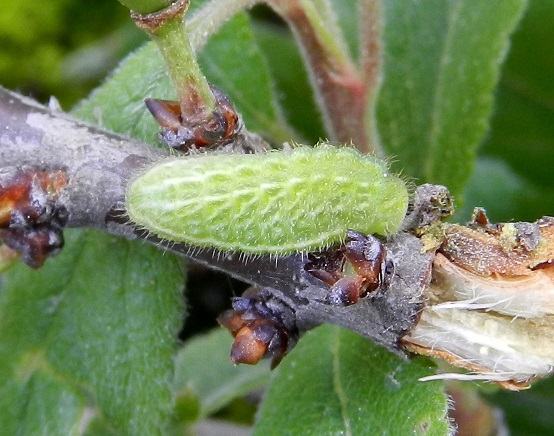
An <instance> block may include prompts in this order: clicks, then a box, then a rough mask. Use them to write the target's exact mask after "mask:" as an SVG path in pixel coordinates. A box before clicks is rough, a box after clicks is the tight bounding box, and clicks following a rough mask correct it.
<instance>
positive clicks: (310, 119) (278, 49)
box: [253, 23, 325, 144]
mask: <svg viewBox="0 0 554 436" xmlns="http://www.w3.org/2000/svg"><path fill="white" fill-rule="evenodd" d="M253 28H254V32H255V37H256V43H257V44H258V45H259V46H260V49H261V50H262V52H263V55H264V58H265V60H266V62H267V64H268V65H269V68H270V71H271V76H272V78H273V80H274V81H275V85H276V88H277V89H278V90H279V92H278V94H277V96H278V98H279V105H280V106H281V107H282V109H283V113H284V114H285V116H286V118H287V120H288V122H289V123H290V125H291V126H293V128H294V129H295V130H296V131H297V132H298V133H299V134H300V135H302V139H301V140H300V142H301V143H306V144H315V143H316V142H317V141H319V140H320V139H321V138H322V137H324V136H325V135H324V132H325V129H324V127H323V123H322V119H321V112H320V111H319V110H318V108H317V106H316V103H315V100H314V92H313V90H312V88H311V86H310V83H309V81H308V73H307V71H306V68H305V67H304V61H303V60H302V57H301V56H300V52H299V51H298V46H297V45H296V43H295V42H294V40H293V39H292V36H291V34H290V32H287V31H286V30H285V29H284V28H281V27H277V26H275V25H269V24H267V23H264V24H260V23H258V24H255V25H254V26H253Z"/></svg>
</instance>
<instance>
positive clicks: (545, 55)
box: [482, 0, 554, 214]
mask: <svg viewBox="0 0 554 436" xmlns="http://www.w3.org/2000/svg"><path fill="white" fill-rule="evenodd" d="M553 20H554V2H550V1H543V0H533V1H530V2H529V8H528V11H527V13H526V15H525V17H524V18H523V20H522V22H521V26H520V27H519V29H518V30H517V32H516V33H515V34H514V36H513V41H512V49H511V52H510V55H509V56H508V59H507V61H506V65H505V67H504V71H503V75H502V79H501V83H500V89H499V92H498V95H497V101H496V109H495V113H494V116H493V118H492V122H491V133H490V135H489V138H488V140H487V141H486V142H485V144H484V146H483V149H482V153H483V154H484V155H486V156H495V157H498V158H501V159H504V160H505V161H506V162H507V163H508V165H509V166H510V167H511V169H512V171H515V172H516V173H517V174H518V175H519V176H521V177H524V178H525V179H526V180H527V181H529V182H531V183H533V184H534V185H538V186H541V187H543V188H549V189H550V190H551V191H554V182H553V177H552V168H554V129H553V128H552V126H553V125H554V81H553V80H552V78H553V77H554V57H553V56H552V53H553V52H554V38H553V37H552V22H553ZM545 213H550V214H554V211H553V210H552V209H550V210H546V211H545Z"/></svg>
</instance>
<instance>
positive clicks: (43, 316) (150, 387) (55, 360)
mask: <svg viewBox="0 0 554 436" xmlns="http://www.w3.org/2000/svg"><path fill="white" fill-rule="evenodd" d="M66 234H67V239H68V244H67V246H66V248H65V249H64V251H63V252H62V254H61V255H60V256H58V257H57V258H54V259H51V260H49V261H48V262H47V263H46V265H45V266H44V267H43V268H42V269H40V270H38V271H31V270H29V268H27V267H26V266H24V265H19V266H18V267H16V268H13V269H12V270H10V271H9V272H8V273H7V274H6V275H5V276H4V277H3V281H2V292H0V337H1V338H2V342H1V343H0V408H1V410H2V414H0V428H2V430H3V432H5V434H16V433H18V431H20V430H21V429H34V428H41V426H42V425H43V423H45V422H48V421H49V420H50V419H53V421H54V422H55V424H50V425H49V426H48V425H47V426H46V427H45V428H47V429H50V428H51V429H52V431H51V432H50V431H46V432H45V434H68V433H69V432H66V431H62V430H61V429H73V430H72V431H76V430H75V429H77V428H80V427H83V428H84V429H86V428H87V425H88V422H90V419H91V418H94V417H101V418H103V419H105V420H106V421H107V422H108V423H109V425H110V427H111V428H113V429H114V430H117V433H118V434H137V433H143V434H159V433H160V432H161V430H162V428H163V425H164V423H165V422H166V421H167V420H168V418H169V416H170V413H171V391H170V388H169V382H170V378H171V375H172V373H173V362H172V355H173V352H174V350H175V339H174V338H175V335H176V333H177V331H178V328H179V326H180V322H181V316H180V310H181V303H180V291H181V287H182V279H181V267H180V265H179V264H178V263H177V262H176V261H175V259H174V258H172V257H170V256H167V257H163V258H160V259H159V260H158V261H157V262H152V261H151V259H152V257H153V254H154V253H156V251H157V250H156V248H154V247H149V246H144V245H142V244H139V243H136V242H134V243H132V242H128V241H124V240H121V239H118V238H114V237H111V236H108V235H104V234H101V233H99V232H95V231H89V232H70V231H67V232H66ZM61 409H63V413H62V412H60V410H61ZM96 425H98V424H97V423H96ZM58 429H59V430H60V431H58Z"/></svg>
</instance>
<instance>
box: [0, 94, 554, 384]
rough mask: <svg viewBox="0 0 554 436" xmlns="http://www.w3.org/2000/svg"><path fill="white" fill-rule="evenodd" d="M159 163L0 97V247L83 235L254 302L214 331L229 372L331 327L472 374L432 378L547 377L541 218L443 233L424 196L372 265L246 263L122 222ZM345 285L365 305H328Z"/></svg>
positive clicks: (250, 144)
mask: <svg viewBox="0 0 554 436" xmlns="http://www.w3.org/2000/svg"><path fill="white" fill-rule="evenodd" d="M231 146H232V147H236V148H240V149H243V150H244V149H245V148H250V149H257V148H258V147H259V143H258V139H257V138H256V137H255V136H249V135H245V136H242V137H241V138H239V139H238V140H236V141H234V143H233V144H231ZM168 154H169V152H168V151H167V150H160V149H156V148H153V147H150V146H148V145H145V144H142V143H138V142H136V141H133V140H130V139H128V138H124V137H121V136H118V135H115V134H113V133H110V132H106V131H104V130H102V129H99V128H96V127H93V126H91V125H88V124H85V123H82V122H79V121H77V120H74V119H72V118H70V117H68V116H67V115H65V114H62V113H59V112H56V111H53V110H51V109H48V108H46V107H43V106H41V105H38V104H37V103H36V102H34V101H32V100H30V99H28V98H25V97H22V96H19V95H17V94H14V93H11V92H9V91H6V90H4V89H0V239H4V242H5V243H6V244H8V245H10V244H11V245H10V246H12V248H13V247H14V246H15V247H16V248H22V250H21V251H23V252H25V250H24V249H25V248H26V249H27V255H28V259H31V260H32V259H37V256H38V255H37V253H38V254H44V253H42V252H41V251H40V247H41V244H53V246H54V247H59V246H60V245H61V244H59V240H58V239H57V236H60V237H61V230H62V229H63V228H64V226H67V227H94V228H98V229H102V230H104V231H107V232H109V233H111V234H114V235H118V236H122V237H125V238H128V239H137V238H141V239H143V240H146V241H147V242H149V243H152V244H156V245H158V246H161V247H163V248H164V249H165V250H167V251H170V252H173V253H176V254H179V255H181V256H184V257H186V258H187V259H190V260H192V261H194V262H198V263H201V264H203V265H206V266H208V267H210V268H213V269H216V270H220V271H223V272H226V273H228V274H230V275H232V276H234V277H236V278H239V279H241V280H243V281H245V282H247V283H250V284H252V285H253V286H255V287H257V288H261V290H258V291H248V292H247V293H246V295H244V296H243V297H239V298H236V299H234V303H233V307H234V310H233V311H231V312H228V313H227V314H225V315H224V316H222V318H221V320H220V322H221V323H222V324H224V325H225V326H226V327H228V328H229V329H230V330H231V331H232V333H233V334H234V335H235V345H234V348H233V353H234V354H233V356H234V358H235V360H236V361H238V362H247V363H254V362H255V361H257V360H259V359H260V358H262V357H272V358H273V360H274V363H278V361H279V359H280V358H281V357H282V356H283V355H284V354H286V353H287V352H288V351H289V350H290V348H291V347H292V346H294V343H295V341H296V339H297V337H298V335H299V334H300V333H302V332H303V331H305V330H308V329H310V328H313V327H315V326H317V325H320V324H322V323H331V324H336V325H339V326H342V327H345V328H348V329H350V330H352V331H355V332H357V333H359V334H361V335H362V336H365V337H367V338H370V339H372V340H374V341H376V342H377V343H380V344H382V345H384V346H386V347H387V348H388V349H389V350H391V351H393V352H398V351H399V350H402V349H407V350H410V351H413V352H417V353H420V354H425V355H430V356H432V357H439V358H441V359H445V360H447V361H449V362H451V363H453V364H454V365H456V366H460V367H463V368H467V369H469V370H470V371H472V373H470V374H469V375H464V374H454V375H453V374H442V375H439V376H438V377H442V378H448V377H450V378H462V379H463V378H471V377H473V378H478V379H485V380H489V381H494V382H497V383H500V384H502V385H503V386H505V387H508V388H510V389H521V388H524V387H526V386H528V385H529V383H530V382H531V381H532V380H533V379H535V378H537V377H539V376H544V375H547V374H549V373H551V372H552V371H553V368H554V344H553V343H552V337H554V321H553V319H554V318H553V316H552V315H554V304H553V303H552V302H553V301H554V218H548V217H546V218H543V219H540V220H538V221H537V222H535V223H507V224H491V223H489V222H488V220H487V217H486V215H485V212H484V210H481V209H476V211H475V213H474V216H473V219H472V221H471V222H470V224H468V226H460V225H456V224H448V223H442V222H441V218H442V217H443V216H446V215H448V214H449V213H451V211H452V207H451V204H450V197H449V196H448V192H447V190H446V189H445V188H444V187H440V186H434V185H423V186H421V187H419V188H417V190H416V192H415V194H414V198H413V199H412V202H411V207H410V211H409V213H408V215H407V217H406V219H405V222H404V226H403V231H401V232H399V233H397V234H394V235H392V236H390V237H389V238H388V239H387V240H386V241H385V242H383V243H381V242H377V244H378V247H377V248H378V250H377V256H376V257H375V255H374V252H373V251H371V250H370V249H369V248H372V249H373V248H375V247H374V246H371V247H368V246H367V245H363V246H362V249H361V250H360V251H358V252H354V258H353V259H352V258H350V257H349V254H352V253H349V252H348V250H352V249H354V250H355V249H356V244H353V245H352V246H348V244H347V245H346V246H344V245H343V246H338V247H334V248H332V249H330V250H329V251H327V252H323V253H303V254H296V255H291V256H283V257H271V256H256V257H252V258H247V257H245V256H244V255H242V254H240V253H222V252H218V251H217V250H214V249H199V248H197V247H191V246H187V245H184V244H173V243H170V242H167V241H160V240H159V239H157V238H155V237H153V236H151V235H148V234H147V233H145V232H144V231H141V230H140V229H138V228H136V227H135V226H133V224H132V223H129V222H128V219H127V218H126V217H125V215H124V209H123V204H124V203H123V200H124V196H125V191H126V185H127V182H128V180H130V179H131V178H132V177H133V176H134V175H136V174H137V173H139V172H140V171H141V169H142V168H144V166H145V165H147V164H149V163H151V162H154V161H156V160H158V159H162V158H164V157H166V156H168ZM16 188H17V189H16ZM31 200H32V201H31ZM45 217H47V218H48V220H50V221H48V220H47V219H46V218H45ZM49 225H50V227H48V226H49ZM26 226H27V227H29V226H30V228H31V231H30V233H29V232H28V230H26V229H27V227H26ZM58 231H59V232H60V235H58V233H57V232H58ZM26 232H27V233H26ZM25 238H27V239H25ZM370 240H373V241H375V240H376V239H375V238H372V239H371V238H370V237H368V238H367V241H370ZM30 241H31V242H33V243H34V244H35V245H33V244H31V242H30ZM37 241H38V242H37ZM353 242H359V240H354V241H353ZM37 247H38V248H37ZM366 249H367V250H366ZM37 250H38V251H37ZM3 251H4V250H2V252H3ZM370 252H371V253H373V254H370ZM46 254H48V253H46ZM356 256H357V257H356ZM372 256H373V257H372ZM28 259H27V260H28ZM38 260H39V261H40V260H41V258H40V256H38ZM42 260H43V259H42ZM348 262H351V266H354V269H355V270H356V271H355V273H354V275H351V272H349V271H348V267H347V266H346V264H347V263H348ZM360 262H361V264H362V267H361V268H359V267H360ZM28 263H31V262H28ZM39 263H40V262H38V263H37V266H38V264H39ZM314 270H315V271H316V272H317V274H315V273H314ZM330 277H331V278H332V280H330V281H329V278H330ZM320 279H321V280H320ZM342 279H346V282H345V281H342ZM337 280H338V281H337ZM324 281H325V282H324ZM357 282H360V283H364V282H365V283H366V285H367V284H368V282H369V285H371V286H373V285H375V286H373V287H372V288H371V289H370V290H369V291H367V289H368V288H365V290H364V289H361V290H360V293H359V296H358V297H365V296H366V294H368V295H367V298H361V299H360V300H359V301H358V302H356V301H357V299H358V297H357V298H356V299H355V300H356V301H349V300H348V299H345V300H343V301H342V303H343V304H341V300H340V298H338V299H337V298H336V295H339V296H341V292H342V291H345V292H350V291H351V290H352V289H351V288H350V287H349V286H351V284H352V283H357ZM344 283H346V285H345V284H344ZM343 286H344V288H343ZM330 289H331V290H334V291H335V294H333V295H334V297H333V298H332V299H331V298H330ZM354 290H356V289H354ZM366 291H367V292H366ZM337 292H338V293H337ZM348 295H350V294H348ZM354 302H356V304H351V303H354ZM348 304H350V305H348ZM252 345H254V347H252ZM436 377H437V376H433V377H431V378H429V379H433V378H436Z"/></svg>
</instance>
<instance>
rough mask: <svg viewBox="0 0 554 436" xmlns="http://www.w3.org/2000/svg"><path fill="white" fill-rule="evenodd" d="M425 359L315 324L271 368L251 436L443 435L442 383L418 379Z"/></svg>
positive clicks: (445, 429)
mask: <svg viewBox="0 0 554 436" xmlns="http://www.w3.org/2000/svg"><path fill="white" fill-rule="evenodd" d="M427 362H428V361H427V360H426V359H421V358H420V359H415V360H414V361H412V362H408V361H405V360H402V359H401V358H399V357H397V356H394V355H392V354H391V353H389V352H387V351H386V350H384V349H383V348H381V347H379V346H377V345H375V344H374V343H372V342H371V341H369V340H366V339H364V338H361V337H360V336H358V335H356V334H355V333H352V332H350V331H347V330H343V329H340V328H338V327H333V326H322V327H318V328H317V329H316V330H314V331H311V332H309V333H307V334H306V335H305V336H304V337H303V338H302V339H301V340H300V342H299V344H298V346H297V347H296V348H295V349H294V350H293V351H292V352H291V354H290V355H289V356H288V357H287V358H285V360H284V361H283V362H282V363H281V366H280V367H279V368H278V369H277V371H276V374H275V377H274V378H273V380H272V383H271V385H270V387H269V390H268V392H267V394H266V397H265V400H264V402H263V404H262V407H261V409H260V411H259V414H258V420H257V425H256V427H255V432H254V434H256V435H264V434H274V433H275V429H279V432H280V434H313V435H331V434H347V435H350V434H391V435H392V434H394V435H397V434H398V435H402V434H430V435H444V434H447V433H448V423H447V419H446V410H447V400H446V395H445V394H444V391H443V384H442V383H434V382H433V383H422V382H419V381H418V379H419V378H420V377H422V376H425V375H428V374H429V373H430V372H431V371H432V370H431V369H430V368H429V366H428V365H427Z"/></svg>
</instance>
